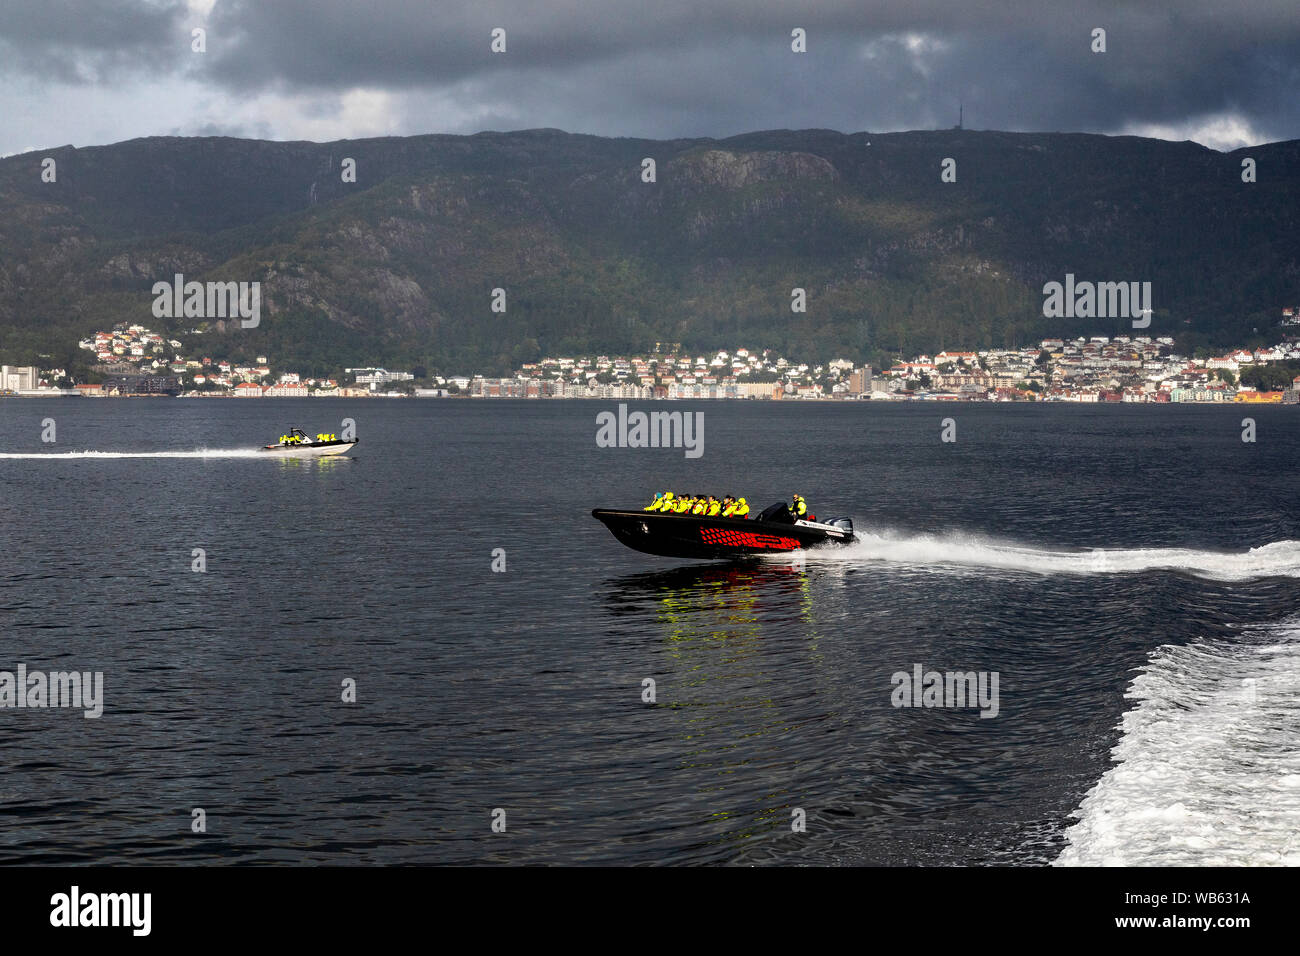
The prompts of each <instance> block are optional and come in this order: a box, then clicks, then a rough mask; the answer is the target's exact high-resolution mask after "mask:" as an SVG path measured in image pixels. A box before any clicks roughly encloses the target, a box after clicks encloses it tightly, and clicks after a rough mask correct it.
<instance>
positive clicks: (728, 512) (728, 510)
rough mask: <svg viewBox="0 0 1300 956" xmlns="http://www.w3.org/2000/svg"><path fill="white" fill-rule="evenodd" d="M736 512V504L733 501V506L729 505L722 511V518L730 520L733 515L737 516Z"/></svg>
mask: <svg viewBox="0 0 1300 956" xmlns="http://www.w3.org/2000/svg"><path fill="white" fill-rule="evenodd" d="M735 511H736V503H735V502H734V501H733V502H732V503H731V504H729V505H727V507H725V508H723V509H722V517H724V518H730V517H731V516H732V515H733V514H735Z"/></svg>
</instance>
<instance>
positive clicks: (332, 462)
mask: <svg viewBox="0 0 1300 956" xmlns="http://www.w3.org/2000/svg"><path fill="white" fill-rule="evenodd" d="M268 457H271V456H268ZM274 461H275V462H276V463H277V464H278V465H279V466H280V469H281V470H282V471H307V470H312V471H315V470H319V471H328V470H329V469H331V468H339V467H342V466H343V465H344V463H345V462H352V461H356V459H355V458H350V457H349V456H347V455H331V456H326V457H321V458H280V457H275V458H274Z"/></svg>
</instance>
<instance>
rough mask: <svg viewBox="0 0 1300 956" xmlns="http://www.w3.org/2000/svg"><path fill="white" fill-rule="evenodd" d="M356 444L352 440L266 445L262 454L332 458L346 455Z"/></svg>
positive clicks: (279, 456)
mask: <svg viewBox="0 0 1300 956" xmlns="http://www.w3.org/2000/svg"><path fill="white" fill-rule="evenodd" d="M355 445H356V442H354V441H334V442H320V443H318V444H315V445H266V446H264V447H263V448H262V454H264V455H267V456H269V457H271V458H332V457H334V456H335V455H346V454H347V453H348V452H349V451H351V450H352V448H353V447H354V446H355Z"/></svg>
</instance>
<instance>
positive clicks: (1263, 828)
mask: <svg viewBox="0 0 1300 956" xmlns="http://www.w3.org/2000/svg"><path fill="white" fill-rule="evenodd" d="M1126 696H1127V697H1128V698H1130V699H1132V700H1135V701H1137V702H1138V703H1137V705H1136V706H1135V707H1134V708H1133V709H1132V710H1130V711H1129V712H1128V713H1126V714H1125V715H1124V717H1123V721H1122V723H1121V725H1120V729H1121V731H1122V736H1121V737H1120V740H1119V743H1118V744H1117V745H1116V747H1115V749H1114V750H1113V751H1112V752H1111V756H1112V758H1113V759H1114V760H1115V761H1116V765H1115V766H1114V767H1113V768H1112V769H1111V770H1109V771H1108V772H1107V773H1106V774H1105V775H1104V776H1103V777H1102V778H1101V780H1100V781H1098V783H1097V785H1096V786H1094V787H1093V788H1092V789H1091V790H1090V791H1088V793H1087V795H1086V796H1085V797H1084V798H1083V802H1082V803H1081V804H1080V806H1079V809H1078V810H1076V811H1075V813H1074V816H1075V817H1076V819H1077V820H1078V822H1077V823H1076V824H1074V825H1073V826H1071V827H1070V828H1069V829H1068V830H1067V831H1066V839H1067V841H1068V843H1067V846H1066V848H1065V849H1064V850H1063V851H1062V852H1061V855H1060V856H1059V857H1058V858H1057V860H1056V861H1055V862H1056V865H1058V866H1191V865H1195V866H1241V865H1255V866H1258V865H1275V866H1297V865H1300V751H1297V750H1296V747H1295V740H1294V734H1293V728H1294V727H1295V726H1296V723H1297V721H1300V623H1297V622H1296V621H1290V622H1287V623H1285V624H1281V625H1274V626H1273V627H1271V628H1267V629H1258V630H1254V631H1249V632H1246V633H1245V634H1244V635H1243V640H1242V641H1240V642H1232V643H1226V642H1224V643H1219V644H1215V645H1188V646H1182V647H1174V646H1164V647H1160V648H1158V649H1157V650H1156V651H1154V652H1153V654H1152V657H1151V661H1150V663H1149V664H1148V665H1147V667H1146V669H1145V670H1144V672H1143V673H1141V674H1140V675H1139V676H1138V677H1137V678H1136V679H1135V680H1134V681H1133V683H1132V685H1131V686H1130V687H1129V689H1128V692H1127V694H1126Z"/></svg>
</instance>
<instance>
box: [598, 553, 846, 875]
mask: <svg viewBox="0 0 1300 956" xmlns="http://www.w3.org/2000/svg"><path fill="white" fill-rule="evenodd" d="M816 576H818V569H817V568H816V567H814V568H813V569H812V571H809V570H806V569H805V566H804V561H803V560H802V556H800V557H797V558H795V559H794V560H793V561H788V560H787V561H773V560H757V561H752V562H742V563H734V562H733V563H727V564H708V565H690V566H687V567H679V568H672V569H670V570H662V571H650V572H646V573H643V574H633V575H627V576H623V577H619V578H614V579H612V580H609V581H608V582H606V584H607V589H606V594H607V595H608V597H607V605H608V607H609V609H610V611H611V613H612V614H613V615H614V616H615V617H616V618H619V619H620V623H621V624H622V625H623V626H624V627H626V626H628V625H632V627H633V628H634V629H635V631H636V632H637V633H642V634H644V633H646V631H647V629H648V628H652V630H651V631H650V634H648V635H647V636H648V637H650V636H653V637H654V638H655V639H657V640H660V641H662V645H661V646H662V648H663V650H664V651H665V652H666V653H665V654H663V655H658V654H654V647H653V646H652V645H650V644H649V643H647V645H646V651H647V652H649V653H651V654H652V655H653V656H652V657H650V658H649V659H648V660H647V663H648V665H649V669H648V670H647V676H652V677H653V678H654V679H655V681H656V704H657V706H658V707H659V708H664V709H666V710H668V711H669V712H670V713H671V714H672V717H671V719H672V720H673V721H674V728H673V731H672V733H674V734H675V736H676V738H677V742H676V743H675V744H670V746H672V747H673V749H674V751H675V752H676V753H678V754H679V755H680V760H681V763H680V768H681V771H682V773H681V781H682V782H683V783H684V782H685V781H687V780H690V781H691V783H692V786H693V790H694V799H692V800H691V801H690V804H691V812H692V814H693V815H694V819H693V820H692V822H691V825H692V826H693V827H699V829H700V833H701V843H702V844H704V845H712V846H714V847H716V848H717V850H718V853H719V856H718V859H719V860H722V859H734V858H735V851H736V849H737V847H736V844H737V843H746V842H751V841H755V842H757V841H760V840H767V839H773V838H779V837H780V836H782V835H789V833H790V821H791V810H792V809H793V808H794V807H803V806H806V805H807V800H808V799H809V798H810V797H811V796H812V795H811V794H809V793H808V792H807V791H806V790H804V789H798V790H794V789H791V788H789V787H788V786H786V783H787V782H789V783H797V782H798V781H800V780H801V779H802V778H804V777H805V774H804V773H803V772H802V771H801V770H800V768H799V764H800V763H801V762H802V760H803V759H804V758H805V757H807V756H809V753H808V750H807V748H806V747H805V746H804V745H803V742H804V741H805V740H806V738H807V737H808V735H809V734H810V733H816V729H815V725H816V724H818V723H819V722H820V721H822V720H824V719H825V718H826V716H827V715H826V714H824V713H820V712H819V710H820V709H819V708H818V707H817V706H816V704H815V700H816V698H817V693H816V687H817V686H820V685H822V684H823V683H824V682H825V680H826V679H827V677H828V675H827V674H826V662H825V661H824V659H823V656H822V654H821V652H820V651H819V649H818V648H819V644H820V642H821V626H820V624H819V620H818V614H817V613H816V607H815V605H814V602H813V598H812V581H810V578H815V577H816ZM810 702H813V706H812V707H809V703H810ZM664 729H665V731H667V730H668V727H667V725H665V727H664ZM665 743H667V742H665Z"/></svg>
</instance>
